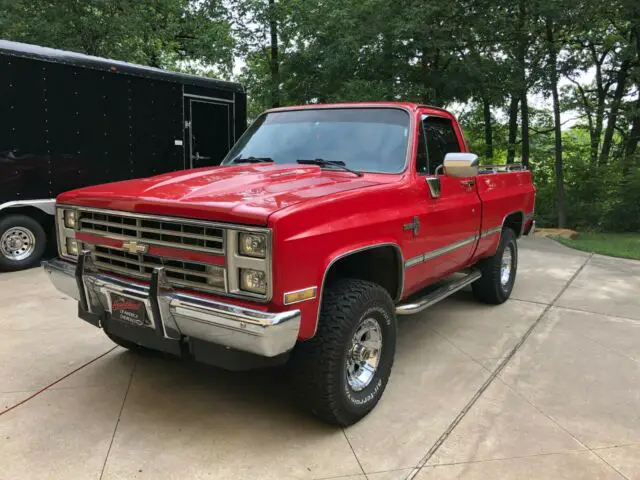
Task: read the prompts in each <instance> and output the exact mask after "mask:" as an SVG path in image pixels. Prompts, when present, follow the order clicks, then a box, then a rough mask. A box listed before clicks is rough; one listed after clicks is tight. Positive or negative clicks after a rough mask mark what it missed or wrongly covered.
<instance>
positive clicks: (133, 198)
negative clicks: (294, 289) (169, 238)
mask: <svg viewBox="0 0 640 480" xmlns="http://www.w3.org/2000/svg"><path fill="white" fill-rule="evenodd" d="M378 183H379V182H376V181H375V180H372V179H371V178H367V177H366V176H365V177H356V176H354V175H353V174H350V173H342V172H333V171H332V172H328V171H326V170H325V171H323V170H321V169H320V168H319V167H316V166H293V165H240V166H234V167H213V168H199V169H194V170H188V171H182V172H174V173H168V174H164V175H158V176H155V177H150V178H142V179H138V180H127V181H123V182H115V183H107V184H103V185H97V186H93V187H86V188H81V189H78V190H72V191H70V192H66V193H63V194H61V195H60V196H58V202H60V203H68V204H74V205H82V206H87V207H95V208H106V209H110V210H122V211H128V212H139V213H148V214H162V215H168V216H178V217H188V218H199V219H203V220H217V221H221V222H232V223H248V224H254V225H266V223H267V218H268V217H269V215H271V214H272V213H273V212H276V211H277V210H280V209H282V208H285V207H288V206H290V205H294V204H296V203H299V202H302V201H305V200H309V199H314V198H318V197H324V196H327V195H331V194H335V193H339V192H344V191H347V190H352V189H355V188H362V187H368V186H372V185H377V184H378Z"/></svg>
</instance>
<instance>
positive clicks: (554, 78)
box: [545, 18, 567, 228]
mask: <svg viewBox="0 0 640 480" xmlns="http://www.w3.org/2000/svg"><path fill="white" fill-rule="evenodd" d="M545 29H546V33H547V48H548V54H549V80H550V82H549V83H550V85H549V86H550V88H551V95H552V97H553V129H554V132H555V140H556V145H555V150H556V151H555V154H556V159H555V165H554V170H555V174H556V211H557V213H558V228H564V227H565V226H566V224H567V212H566V205H565V199H564V168H563V163H562V162H563V159H562V130H561V128H560V127H561V125H560V97H559V95H558V54H557V52H556V46H555V43H554V35H553V25H552V23H551V19H550V18H547V19H546V21H545Z"/></svg>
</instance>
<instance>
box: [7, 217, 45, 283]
mask: <svg viewBox="0 0 640 480" xmlns="http://www.w3.org/2000/svg"><path fill="white" fill-rule="evenodd" d="M46 244H47V234H46V233H45V231H44V228H42V225H40V223H39V222H38V221H36V220H34V219H33V218H31V217H27V216H26V215H8V216H6V217H3V218H1V219H0V271H5V272H11V271H16V270H23V269H25V268H29V267H33V266H34V265H37V264H38V262H39V261H40V259H41V258H42V254H43V253H44V251H45V248H46Z"/></svg>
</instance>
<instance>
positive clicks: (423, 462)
mask: <svg viewBox="0 0 640 480" xmlns="http://www.w3.org/2000/svg"><path fill="white" fill-rule="evenodd" d="M591 257H593V254H590V255H589V256H588V257H587V258H586V259H585V261H584V263H583V264H582V265H580V267H579V268H578V269H577V270H576V271H575V273H574V274H573V275H572V276H571V278H570V279H569V281H568V282H567V283H566V284H565V286H564V287H562V290H560V292H558V294H557V295H556V296H555V298H554V299H553V301H552V302H551V303H549V304H548V305H547V306H546V307H545V309H544V310H543V311H542V312H541V313H540V315H539V316H538V318H537V319H536V320H535V322H533V324H531V326H530V327H529V328H528V329H527V331H526V332H524V335H522V337H520V340H519V341H518V343H516V344H515V345H514V346H513V348H512V349H511V350H510V351H509V353H508V354H507V355H506V356H505V357H504V358H503V359H502V361H501V362H500V363H499V364H498V366H497V367H496V368H495V369H494V370H493V372H491V375H489V378H487V380H486V381H485V382H484V383H483V384H482V385H481V386H480V388H479V389H478V390H477V391H476V393H474V395H473V396H472V397H471V399H470V400H469V401H468V402H467V404H466V405H465V406H464V408H463V409H462V410H460V412H459V413H458V415H456V417H455V418H454V419H453V421H452V422H451V423H450V424H449V426H448V427H447V429H446V430H445V431H444V432H443V433H442V435H440V437H439V438H438V440H436V442H435V443H434V444H433V445H432V446H431V448H430V449H429V450H428V451H427V453H426V454H425V455H424V456H423V457H422V459H420V461H419V462H418V464H417V465H416V466H415V467H414V468H413V470H411V472H410V473H409V475H407V477H406V480H413V479H414V478H415V477H416V475H417V474H418V473H419V472H420V470H422V468H423V467H424V466H425V465H426V464H427V462H428V461H429V460H430V459H431V457H433V455H435V453H436V452H437V451H438V450H439V449H440V447H441V446H442V444H443V443H444V442H445V441H446V440H447V438H449V435H451V433H452V432H453V430H454V429H455V428H456V427H457V426H458V424H459V423H460V422H461V421H462V419H463V418H464V417H465V416H466V415H467V413H469V411H470V410H471V408H473V406H474V405H475V404H476V402H477V401H478V400H479V399H480V397H481V396H482V394H483V393H484V392H485V391H486V390H487V388H489V386H490V385H491V384H492V383H493V381H494V380H495V379H496V378H497V377H498V375H500V373H501V372H502V370H504V368H505V367H506V366H507V364H508V363H509V362H510V361H511V359H512V358H513V357H514V356H515V354H516V353H518V351H519V350H520V348H521V347H522V345H524V343H525V342H526V341H527V339H528V338H529V336H530V335H531V334H532V333H533V331H534V330H535V328H536V327H537V326H538V325H539V324H540V322H541V321H542V319H543V318H544V317H545V316H546V314H547V313H548V312H549V310H551V308H553V307H554V305H555V304H556V303H557V302H558V300H559V299H560V297H561V296H562V294H564V292H566V291H567V289H568V288H569V286H570V285H571V284H572V283H573V281H574V280H575V279H576V277H577V276H578V275H579V274H580V272H582V270H583V269H584V267H585V266H586V265H587V264H588V263H589V261H590V260H591Z"/></svg>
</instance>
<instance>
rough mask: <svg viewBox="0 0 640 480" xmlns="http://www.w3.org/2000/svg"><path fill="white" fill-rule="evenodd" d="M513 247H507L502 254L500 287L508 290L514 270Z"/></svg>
mask: <svg viewBox="0 0 640 480" xmlns="http://www.w3.org/2000/svg"><path fill="white" fill-rule="evenodd" d="M513 258H514V255H513V245H507V246H506V247H505V249H504V251H503V252H502V262H501V265H500V285H502V288H503V289H504V288H506V287H507V285H509V281H510V280H511V271H512V270H513Z"/></svg>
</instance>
